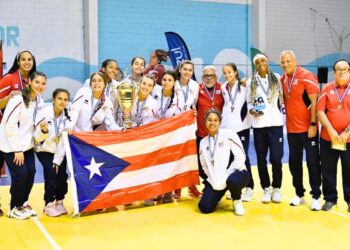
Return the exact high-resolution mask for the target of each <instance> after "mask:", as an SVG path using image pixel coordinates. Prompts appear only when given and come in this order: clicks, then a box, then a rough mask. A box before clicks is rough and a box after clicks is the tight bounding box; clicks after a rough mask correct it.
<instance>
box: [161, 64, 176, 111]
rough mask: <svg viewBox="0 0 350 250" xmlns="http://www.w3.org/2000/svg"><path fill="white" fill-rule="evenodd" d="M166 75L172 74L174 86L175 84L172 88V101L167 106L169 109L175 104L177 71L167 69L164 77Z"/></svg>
mask: <svg viewBox="0 0 350 250" xmlns="http://www.w3.org/2000/svg"><path fill="white" fill-rule="evenodd" d="M165 75H169V76H171V77H172V78H173V79H174V86H173V88H172V90H171V96H170V102H169V105H168V107H166V108H167V109H168V108H170V107H171V105H172V104H173V101H174V97H175V81H176V73H175V71H173V70H167V71H166V72H165V73H164V75H163V77H164V76H165Z"/></svg>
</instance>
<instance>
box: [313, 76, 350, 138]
mask: <svg viewBox="0 0 350 250" xmlns="http://www.w3.org/2000/svg"><path fill="white" fill-rule="evenodd" d="M348 84H350V83H348ZM348 84H347V85H345V86H342V87H340V86H336V85H335V82H334V81H333V82H330V83H328V84H327V85H326V86H325V87H323V89H322V92H321V95H320V97H319V98H318V101H317V106H316V109H317V111H324V112H325V113H326V116H327V118H328V120H329V122H330V123H331V124H332V126H333V128H334V129H335V130H336V131H337V132H338V134H341V133H342V132H343V131H344V130H345V128H346V127H347V126H348V125H349V124H350V90H348V91H347V93H346V94H345V96H344V99H343V101H342V103H339V100H338V96H337V93H336V92H335V88H337V90H338V93H339V96H342V95H343V94H344V92H345V91H346V88H347V86H348ZM339 105H341V108H339ZM321 137H322V138H323V139H324V140H326V141H331V138H330V136H329V134H328V132H327V130H326V129H325V128H324V127H323V126H322V129H321ZM349 142H350V136H349V137H348V140H347V143H349Z"/></svg>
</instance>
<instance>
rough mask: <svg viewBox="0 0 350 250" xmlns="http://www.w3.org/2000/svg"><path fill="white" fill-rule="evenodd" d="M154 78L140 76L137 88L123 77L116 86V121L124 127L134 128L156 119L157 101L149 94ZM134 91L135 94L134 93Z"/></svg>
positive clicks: (157, 116)
mask: <svg viewBox="0 0 350 250" xmlns="http://www.w3.org/2000/svg"><path fill="white" fill-rule="evenodd" d="M155 83H156V80H155V78H154V76H153V75H151V74H147V75H145V76H143V77H142V79H141V83H140V87H139V89H138V90H137V89H136V88H135V87H133V86H132V85H131V83H130V80H129V79H125V80H124V81H123V82H121V84H120V85H119V87H118V101H119V108H118V109H120V110H121V111H122V112H117V123H118V124H119V125H120V126H123V127H124V128H126V129H128V128H135V127H138V126H142V125H146V124H148V123H151V122H153V121H155V120H158V118H159V115H158V105H157V101H156V100H155V99H154V98H153V97H152V96H151V92H152V90H153V88H154V85H155ZM135 93H136V94H135Z"/></svg>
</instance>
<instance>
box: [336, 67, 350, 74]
mask: <svg viewBox="0 0 350 250" xmlns="http://www.w3.org/2000/svg"><path fill="white" fill-rule="evenodd" d="M349 71H350V68H342V69H341V68H336V69H335V72H337V73H346V72H349Z"/></svg>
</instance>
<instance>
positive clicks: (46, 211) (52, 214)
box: [44, 202, 61, 217]
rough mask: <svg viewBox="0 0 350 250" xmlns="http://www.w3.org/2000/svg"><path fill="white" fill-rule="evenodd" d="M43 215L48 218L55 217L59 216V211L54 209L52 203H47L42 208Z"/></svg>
mask: <svg viewBox="0 0 350 250" xmlns="http://www.w3.org/2000/svg"><path fill="white" fill-rule="evenodd" d="M44 214H46V215H47V216H50V217H57V216H60V215H61V213H60V211H58V210H57V209H56V207H55V203H54V202H49V203H47V205H46V206H45V207H44Z"/></svg>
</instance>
